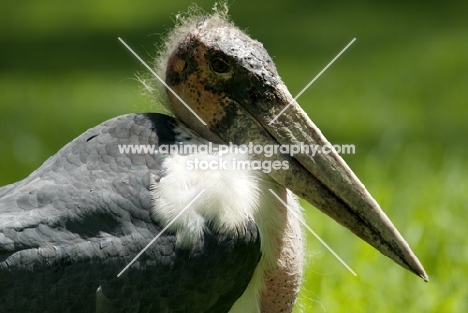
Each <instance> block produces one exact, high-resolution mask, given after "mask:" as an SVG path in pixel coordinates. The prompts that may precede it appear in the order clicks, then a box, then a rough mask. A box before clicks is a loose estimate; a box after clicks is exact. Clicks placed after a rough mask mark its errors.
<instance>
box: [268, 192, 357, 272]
mask: <svg viewBox="0 0 468 313" xmlns="http://www.w3.org/2000/svg"><path fill="white" fill-rule="evenodd" d="M268 190H270V192H271V193H272V194H273V195H274V196H275V197H276V198H277V199H278V200H279V201H280V202H281V203H282V204H283V205H284V207H285V208H287V207H288V206H287V204H286V203H284V201H283V199H281V198H280V197H279V196H278V195H277V194H276V193H275V192H274V191H273V190H271V189H268ZM290 212H291V213H292V214H293V215H294V217H295V218H297V220H298V221H299V222H300V223H301V224H302V225H304V227H305V228H307V230H308V231H310V232H311V234H312V235H314V236H315V238H317V240H318V241H320V243H321V244H322V245H324V246H325V248H327V249H328V251H330V252H331V253H332V254H333V255H334V256H335V258H337V259H338V261H340V262H341V264H343V265H344V267H346V268H347V269H348V271H350V272H351V274H353V275H354V276H357V274H356V272H355V271H353V270H352V269H351V267H349V266H348V264H346V262H345V261H343V259H342V258H340V256H339V255H338V254H336V252H335V251H333V249H332V248H330V246H329V245H327V243H326V242H325V241H323V240H322V238H320V237H319V235H317V233H316V232H314V231H313V230H312V228H310V227H309V225H307V223H306V222H304V221H303V220H302V218H301V217H300V216H298V215H297V214H296V212H294V211H293V210H290Z"/></svg>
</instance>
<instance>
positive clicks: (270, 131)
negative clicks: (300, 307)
mask: <svg viewBox="0 0 468 313" xmlns="http://www.w3.org/2000/svg"><path fill="white" fill-rule="evenodd" d="M167 51H168V52H167V53H166V54H165V55H166V58H165V59H163V61H162V63H161V64H163V66H161V67H164V68H165V69H166V72H165V77H166V83H167V84H168V85H169V86H170V88H171V89H172V90H173V91H174V92H175V94H177V96H178V97H177V96H175V95H174V94H173V93H172V92H167V94H168V97H169V100H170V103H171V106H172V110H173V112H174V113H175V115H176V116H177V118H179V119H180V120H182V121H183V122H184V123H185V124H187V125H188V126H190V128H192V129H194V130H195V131H196V132H198V133H199V134H200V135H201V136H202V137H204V138H205V139H207V140H210V141H213V142H217V143H230V142H232V143H235V144H238V145H240V144H248V143H250V142H252V143H254V144H261V145H267V144H271V145H299V146H300V145H309V146H310V145H316V146H322V147H323V146H325V145H327V144H329V143H328V141H327V140H326V138H325V137H324V136H323V135H322V134H321V132H320V130H319V129H318V128H317V127H316V126H315V125H314V123H313V122H312V121H311V120H310V119H309V117H308V116H307V114H306V113H305V112H304V111H303V110H302V109H301V107H300V106H299V105H298V104H297V102H295V101H294V100H293V97H292V96H291V94H290V93H289V91H288V89H287V87H286V86H285V84H284V83H283V81H282V80H281V78H280V77H279V75H278V73H277V70H276V68H275V64H274V63H273V61H272V60H271V58H270V56H269V55H268V53H267V51H266V50H265V49H264V48H263V45H262V44H261V43H260V42H258V41H256V40H253V39H251V38H250V37H249V36H248V35H246V34H245V33H244V32H242V31H241V30H239V29H238V28H237V27H236V26H234V25H233V24H232V23H231V22H229V21H228V20H227V19H226V17H225V15H223V14H221V13H214V14H213V15H211V16H202V17H200V18H198V19H190V20H189V21H188V22H186V23H182V24H181V25H179V27H178V28H176V29H175V30H174V31H173V33H172V36H170V37H169V40H168V43H167ZM163 55H164V54H163ZM179 98H180V99H182V100H183V101H184V102H185V103H186V104H187V105H188V106H189V108H187V107H186V105H185V104H183V103H182V102H181V101H180V99H179ZM288 105H289V107H288V108H287V109H286V110H285V111H284V112H283V113H282V114H280V112H281V111H282V110H283V109H284V108H285V107H286V106H288ZM192 111H193V112H192ZM194 113H195V114H196V115H198V117H200V118H201V119H202V120H203V121H204V122H205V123H206V124H207V125H203V123H202V122H201V121H200V120H199V118H198V117H197V116H196V115H195V114H194ZM279 114H280V115H279ZM258 157H259V158H261V159H262V158H263V159H264V158H265V157H262V156H258ZM273 159H274V160H279V161H281V162H283V161H287V162H288V164H289V167H288V169H286V170H285V169H281V170H277V171H272V172H271V173H269V175H270V176H271V177H272V178H273V179H274V180H276V181H277V182H278V183H279V184H281V185H283V186H285V187H287V188H288V189H290V190H292V191H293V192H294V193H295V194H297V195H298V196H300V197H302V198H304V199H305V200H307V201H308V202H309V203H311V204H312V205H314V206H315V207H316V208H318V209H319V210H321V211H322V212H324V213H326V214H327V215H329V216H330V217H332V218H333V219H335V220H336V221H337V222H338V223H340V224H341V225H343V226H345V227H347V228H348V229H350V230H351V231H352V232H353V233H354V234H356V235H357V236H359V237H360V238H362V239H363V240H365V241H366V242H368V243H369V244H371V245H372V246H373V247H375V248H376V249H377V250H379V251H380V252H381V253H383V254H384V255H386V256H388V257H389V258H391V259H392V260H394V261H395V262H396V263H398V264H400V265H401V266H403V267H404V268H406V269H408V270H410V271H411V272H413V273H415V274H417V275H418V276H420V277H422V278H423V279H424V280H427V275H426V273H425V271H424V269H423V267H422V265H421V264H420V262H419V260H418V259H417V257H416V256H415V255H414V254H413V252H412V251H411V249H410V247H409V245H408V244H407V243H406V241H405V240H404V239H403V237H402V236H401V235H400V233H399V232H398V230H397V229H396V228H395V227H394V226H393V224H392V222H391V221H390V220H389V218H388V217H387V216H386V215H385V213H384V212H383V211H382V210H381V209H380V207H379V205H378V204H377V203H376V201H375V200H374V199H373V198H372V196H371V195H370V194H369V193H368V192H367V190H366V189H365V187H364V185H363V184H362V183H361V182H360V181H359V179H358V178H357V177H356V176H355V175H354V173H353V172H352V171H351V170H350V168H349V167H348V166H347V165H346V163H345V162H344V161H343V159H342V158H341V157H340V156H339V155H338V154H337V153H335V152H334V151H329V153H326V154H325V153H321V154H315V155H314V156H312V155H310V153H309V154H307V153H299V154H296V155H293V156H291V155H284V154H278V155H276V156H273Z"/></svg>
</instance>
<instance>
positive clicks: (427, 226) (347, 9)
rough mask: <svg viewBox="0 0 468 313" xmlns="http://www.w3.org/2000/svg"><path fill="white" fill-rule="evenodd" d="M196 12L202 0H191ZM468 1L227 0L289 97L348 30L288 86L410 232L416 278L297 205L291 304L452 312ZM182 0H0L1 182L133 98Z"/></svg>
mask: <svg viewBox="0 0 468 313" xmlns="http://www.w3.org/2000/svg"><path fill="white" fill-rule="evenodd" d="M198 3H199V5H200V6H201V7H202V8H204V9H206V10H209V9H210V8H211V7H212V5H213V2H212V1H199V2H198ZM467 3H468V2H466V1H446V2H443V3H441V2H436V1H413V2H411V3H408V2H407V1H392V2H385V3H383V2H382V3H380V4H379V3H377V2H371V1H364V0H363V1H358V2H347V1H338V2H324V1H321V2H317V1H299V0H292V1H281V2H280V1H266V0H261V1H246V0H237V1H231V2H230V7H231V9H230V13H231V15H232V18H233V20H234V21H235V22H236V23H237V24H238V25H239V26H240V27H242V28H243V29H247V31H248V32H249V34H250V35H251V36H252V37H254V38H256V39H258V40H260V41H261V42H263V44H264V46H265V47H266V48H267V50H268V51H269V53H270V55H272V57H273V58H274V61H275V62H276V65H277V67H278V70H279V72H280V74H281V76H282V77H283V80H284V81H285V83H286V84H287V85H288V87H289V89H290V91H291V93H292V94H293V95H295V94H296V93H297V92H299V91H300V90H301V89H302V87H303V86H304V85H305V84H307V83H308V82H309V81H310V80H311V79H312V78H313V77H314V76H315V75H316V74H317V73H318V72H319V71H320V70H321V69H322V68H323V67H324V66H325V65H326V64H327V63H328V62H329V61H330V60H331V59H332V58H333V57H334V56H335V55H336V54H337V53H338V52H339V51H340V50H341V49H342V48H343V47H344V46H345V45H346V44H347V43H348V42H349V41H350V40H351V39H352V38H354V37H356V38H357V41H356V42H355V43H354V44H353V45H352V46H351V47H350V49H349V50H348V51H346V52H345V54H344V55H343V56H342V57H341V58H340V59H338V61H337V62H336V63H335V64H333V65H332V67H330V68H329V70H328V71H327V72H325V74H324V75H323V76H322V77H321V78H320V79H319V80H318V81H316V82H315V83H314V84H313V85H312V86H311V87H310V89H309V90H308V91H307V92H306V93H305V94H304V95H303V96H302V97H301V98H300V99H299V103H300V104H301V105H302V106H303V107H304V109H305V110H306V111H307V112H308V114H309V116H310V117H311V118H312V119H313V120H314V122H315V123H316V124H317V125H318V126H319V127H320V128H321V130H322V132H323V133H324V134H325V136H326V137H327V138H328V139H329V140H330V141H331V142H332V143H352V144H355V145H356V154H355V155H345V156H344V158H345V160H346V161H347V162H348V164H349V165H350V166H351V168H352V169H353V170H354V171H355V173H356V174H357V175H358V177H360V179H361V180H362V181H363V183H364V184H365V185H366V186H367V188H368V189H369V191H370V192H371V193H372V194H373V195H374V197H375V198H376V199H377V201H378V202H379V203H380V204H381V206H382V208H383V209H384V210H385V211H386V212H387V214H388V215H389V216H390V217H391V219H392V220H393V221H394V223H395V224H396V226H397V227H398V228H399V230H400V231H401V233H402V234H403V235H404V236H405V238H406V239H407V240H408V242H409V243H410V244H411V246H412V248H413V250H414V251H415V252H416V254H417V255H418V256H419V258H420V260H421V261H422V263H423V264H424V265H425V268H426V270H427V272H428V274H429V275H430V278H431V281H430V283H428V284H425V283H423V282H422V280H420V279H419V278H417V277H416V276H414V275H413V274H411V273H409V272H407V271H405V270H403V269H401V268H400V267H399V266H397V265H396V264H394V263H393V262H392V261H390V260H388V259H387V258H385V257H383V256H382V255H380V254H379V253H378V252H376V251H374V250H373V249H372V248H370V247H369V246H368V245H367V244H365V243H363V242H362V241H361V240H359V239H357V238H355V237H354V236H352V235H350V233H349V232H348V231H347V230H344V229H341V228H340V227H339V226H337V224H336V223H335V222H333V221H332V220H330V219H329V218H327V217H326V216H324V215H323V214H321V213H319V212H318V211H317V210H315V209H314V208H313V207H311V206H309V205H307V204H304V207H305V211H306V215H307V221H308V223H309V225H310V226H311V227H312V228H313V229H314V230H315V231H316V232H317V233H319V234H320V236H321V237H322V238H323V239H324V240H325V241H326V242H328V243H329V244H330V245H331V246H332V248H333V249H335V251H336V252H337V253H338V254H340V255H341V257H342V258H343V259H344V260H345V261H346V262H347V263H348V264H349V265H350V266H351V267H352V268H353V269H354V270H355V271H356V272H357V273H358V276H357V277H354V276H352V275H351V274H350V273H349V272H348V271H347V270H346V269H345V268H344V267H342V266H341V265H340V264H339V263H338V262H337V261H336V260H335V259H334V258H333V256H332V255H331V254H330V253H328V252H327V251H326V250H325V249H324V248H323V247H322V246H321V245H320V244H319V243H318V242H317V241H316V240H315V239H314V238H313V237H311V236H308V238H307V239H308V240H307V251H308V254H307V268H306V273H305V281H304V285H303V288H302V291H301V294H300V299H299V304H298V310H297V312H299V309H302V310H303V311H305V312H438V313H439V312H467V310H468V284H467V283H466V280H467V278H468V268H467V264H466V263H467V262H468V246H467V244H468V238H467V237H468V231H467V226H466V225H467V221H468V214H467V209H468V183H467V180H466V176H467V173H468V160H467V156H468V140H467V135H468V22H467V21H466V16H467V14H468V4H467ZM189 4H190V1H186V0H183V1H142V0H135V1H131V2H130V1H127V2H123V1H111V0H97V1H92V0H83V1H79V2H78V1H77V2H64V1H57V0H41V1H31V0H23V1H16V2H13V1H10V2H8V3H7V2H2V4H1V5H0V6H1V9H0V185H5V184H8V183H12V182H15V181H17V180H20V179H22V178H24V177H26V176H27V175H28V174H29V173H30V172H31V171H33V170H34V169H36V168H37V167H39V166H40V165H41V164H42V162H44V161H45V160H46V159H47V158H48V157H49V156H51V155H53V154H54V153H56V152H57V151H58V150H59V149H60V148H61V147H62V146H63V145H64V144H66V143H67V142H69V141H70V140H72V139H73V138H75V137H76V136H77V135H79V134H80V133H82V132H83V131H85V130H86V129H88V128H90V127H92V126H95V125H97V124H98V123H100V122H102V121H104V120H106V119H109V118H112V117H114V116H117V115H120V114H125V113H129V112H148V111H160V108H159V107H158V105H157V104H155V103H154V102H152V101H151V100H150V99H147V98H145V97H142V96H141V94H140V87H139V83H138V82H137V81H136V80H135V79H134V78H135V73H136V72H145V69H144V67H143V66H142V65H141V64H139V62H138V61H137V60H136V59H135V58H134V57H133V56H132V55H130V53H129V52H128V51H127V50H126V49H125V48H124V47H123V46H122V45H121V44H120V43H119V42H118V41H117V37H118V36H120V37H122V38H123V39H124V40H126V41H127V43H128V44H130V45H131V46H132V47H133V48H134V49H135V50H136V51H137V52H138V53H139V54H140V55H141V56H142V57H143V58H145V59H146V60H148V61H149V60H151V58H152V56H153V55H154V51H155V47H154V43H157V42H158V41H159V34H163V33H165V31H166V30H167V29H169V28H171V26H172V25H173V22H172V20H173V19H174V14H175V13H177V12H179V11H185V10H186V9H187V7H188V5H189Z"/></svg>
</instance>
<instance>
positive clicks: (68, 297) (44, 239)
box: [0, 114, 260, 313]
mask: <svg viewBox="0 0 468 313" xmlns="http://www.w3.org/2000/svg"><path fill="white" fill-rule="evenodd" d="M177 124H178V122H177V121H176V120H174V119H173V118H171V117H168V116H165V115H161V114H129V115H124V116H121V117H118V118H115V119H112V120H109V121H107V122H105V123H103V124H101V125H99V126H97V127H95V128H92V129H90V130H88V131H86V132H85V133H83V134H82V135H81V136H79V137H78V138H76V139H75V140H73V141H72V142H70V143H69V144H67V145H66V146H65V147H64V148H63V149H61V150H60V151H59V152H58V153H57V154H56V155H54V156H53V157H51V158H49V159H48V160H47V161H46V162H45V163H44V164H43V165H42V166H41V167H40V168H39V169H38V170H36V171H35V172H33V173H32V174H31V175H30V176H29V177H27V178H26V179H24V180H22V181H20V182H17V183H16V184H12V185H9V186H5V187H3V188H0V312H2V313H3V312H94V311H95V306H96V291H97V289H98V287H99V286H101V288H102V294H101V297H100V301H101V302H100V306H99V308H100V310H101V311H102V312H106V311H108V312H227V311H229V308H230V307H231V306H232V304H233V303H234V301H235V300H236V299H237V298H239V296H240V295H241V294H242V292H243V290H245V288H246V286H247V284H248V282H249V280H250V278H251V276H252V273H253V271H254V269H255V267H256V264H257V262H258V260H259V258H260V238H259V234H258V231H257V228H256V225H255V224H254V222H253V221H249V222H248V223H247V225H246V228H245V232H244V233H241V234H239V236H238V237H236V238H230V237H226V236H224V235H222V234H217V233H215V232H214V231H213V229H211V228H210V225H206V226H207V227H206V231H205V235H204V241H203V242H199V243H198V245H197V246H193V247H191V248H190V249H180V248H176V246H175V240H176V239H175V235H174V234H171V233H170V232H167V233H165V234H164V235H163V236H162V237H161V238H159V239H158V240H157V241H156V243H155V244H153V245H152V246H151V247H150V248H149V249H148V250H147V251H146V252H145V253H144V254H143V255H142V256H141V257H140V258H139V259H138V260H137V261H136V262H135V263H134V264H133V265H132V266H131V267H130V268H129V269H128V270H127V271H126V272H125V273H124V274H123V275H122V276H121V277H120V278H117V277H116V275H117V274H118V273H119V272H120V270H122V269H123V268H124V267H125V266H126V265H127V264H128V263H129V262H130V261H131V260H132V258H133V257H134V256H135V255H136V254H137V253H138V252H139V251H140V250H141V249H143V247H145V246H146V245H147V244H148V243H149V242H150V241H151V240H152V239H153V238H154V237H155V236H156V235H157V234H158V232H159V231H160V230H161V229H162V226H161V225H159V223H158V221H155V220H153V219H152V217H151V215H150V208H151V204H152V199H151V194H150V192H149V189H150V176H151V175H154V177H156V179H157V178H158V177H160V176H161V175H163V174H162V173H161V171H160V165H161V162H162V160H163V158H164V157H163V156H162V155H159V154H153V155H151V154H145V155H136V154H134V155H132V154H121V153H120V152H119V149H118V145H119V144H152V145H156V146H157V145H160V144H162V143H174V142H175V138H176V135H177V134H176V133H175V130H174V129H175V128H176V127H177ZM215 265H216V266H215ZM155 300H156V301H155ZM101 305H102V306H101Z"/></svg>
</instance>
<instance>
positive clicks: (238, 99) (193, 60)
mask: <svg viewBox="0 0 468 313" xmlns="http://www.w3.org/2000/svg"><path fill="white" fill-rule="evenodd" d="M166 82H167V84H168V85H169V86H171V88H173V90H174V91H175V92H176V93H177V94H178V95H179V96H181V97H182V99H184V101H185V102H186V103H188V104H189V105H190V107H191V108H192V109H193V110H194V111H195V112H196V113H197V114H198V115H199V116H200V117H201V118H202V119H203V121H205V122H206V123H207V124H208V126H209V127H208V128H207V127H205V126H203V125H202V124H201V123H200V122H199V121H198V119H194V118H195V117H194V115H193V114H192V113H191V112H189V111H188V110H187V109H186V108H185V106H184V105H182V104H181V103H180V102H179V101H177V100H176V99H175V98H174V96H173V95H172V94H169V97H170V98H171V103H172V104H173V109H174V111H175V114H176V116H177V117H178V118H179V119H181V120H182V121H184V122H185V123H187V124H188V125H190V126H191V127H192V128H193V129H195V130H196V131H197V132H198V133H200V134H201V135H203V136H204V137H205V138H210V137H212V136H213V134H212V133H213V132H216V131H213V130H215V129H219V128H223V126H225V125H227V124H228V123H226V119H229V117H230V116H231V115H232V113H233V112H232V111H233V110H236V105H237V104H238V105H241V106H243V107H246V108H247V107H249V105H251V104H252V103H255V102H257V101H259V100H261V101H262V102H264V101H270V102H275V100H276V98H277V89H276V88H277V86H278V85H280V84H283V83H282V81H281V78H280V77H279V75H278V73H277V71H276V68H275V65H274V63H273V61H272V60H271V58H270V56H269V55H268V53H267V51H266V50H265V49H264V48H263V45H262V44H261V43H260V42H258V41H256V40H253V39H251V38H250V37H249V36H247V35H246V34H245V33H244V32H242V31H240V30H239V29H237V28H235V27H233V26H232V25H222V26H220V27H218V28H216V29H213V28H212V27H211V25H210V21H205V22H202V23H201V24H200V25H198V27H197V28H196V29H194V30H193V31H192V32H191V33H189V34H188V35H187V37H186V38H185V39H184V40H183V41H182V42H181V43H180V44H179V46H178V47H177V48H176V50H175V51H174V52H173V53H172V55H171V56H170V59H169V62H168V66H167V72H166ZM233 102H235V103H236V105H233ZM209 129H211V131H208V130H209Z"/></svg>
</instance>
